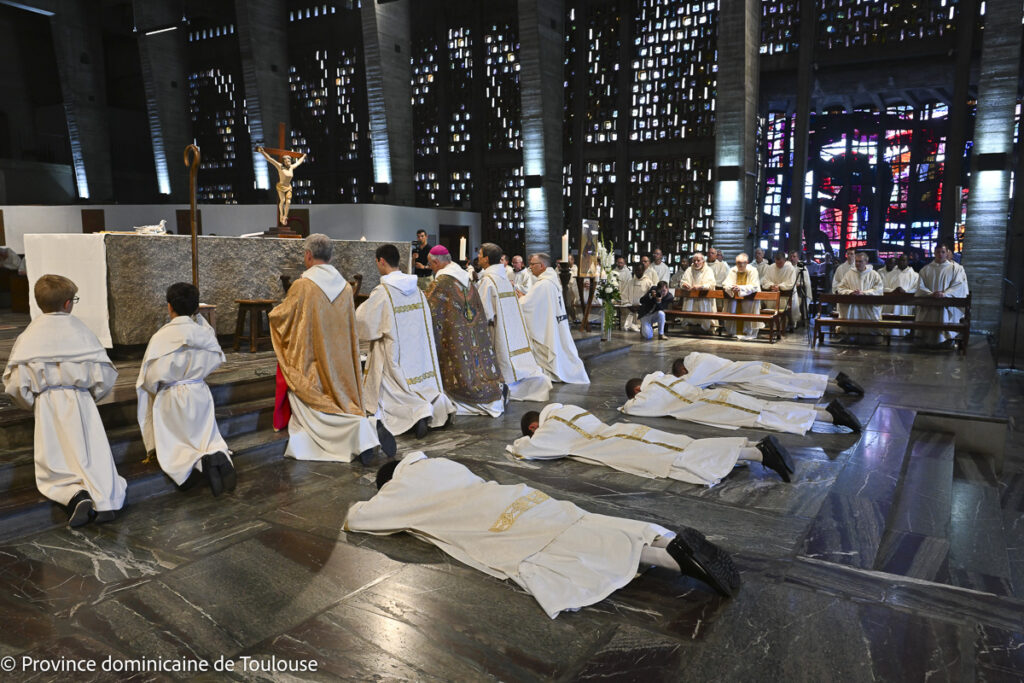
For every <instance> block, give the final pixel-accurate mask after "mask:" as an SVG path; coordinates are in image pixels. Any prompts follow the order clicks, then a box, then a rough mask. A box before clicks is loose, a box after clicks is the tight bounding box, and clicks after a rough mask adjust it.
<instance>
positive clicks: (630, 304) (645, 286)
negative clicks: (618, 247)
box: [619, 263, 657, 332]
mask: <svg viewBox="0 0 1024 683" xmlns="http://www.w3.org/2000/svg"><path fill="white" fill-rule="evenodd" d="M649 272H651V271H650V269H649V268H645V267H644V265H643V263H634V264H633V272H632V273H631V274H630V276H629V277H627V278H626V279H625V280H619V283H620V284H619V306H620V312H619V315H620V316H621V317H622V329H624V330H626V331H628V332H639V331H640V320H639V318H637V315H636V309H637V307H638V306H639V305H640V299H641V298H642V297H643V295H644V294H646V293H647V292H649V291H650V289H651V287H653V286H654V285H656V284H657V283H656V282H655V283H651V278H650V276H649V275H648V274H647V273H649Z"/></svg>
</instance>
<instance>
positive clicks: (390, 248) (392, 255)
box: [373, 244, 399, 268]
mask: <svg viewBox="0 0 1024 683" xmlns="http://www.w3.org/2000/svg"><path fill="white" fill-rule="evenodd" d="M373 258H375V259H381V258H382V259H384V262H385V263H386V264H388V265H389V266H391V267H392V268H397V267H398V260H399V256H398V247H396V246H395V245H393V244H382V245H380V246H379V247H377V251H375V252H373Z"/></svg>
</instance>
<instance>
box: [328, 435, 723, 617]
mask: <svg viewBox="0 0 1024 683" xmlns="http://www.w3.org/2000/svg"><path fill="white" fill-rule="evenodd" d="M377 488H378V489H379V490H378V492H377V495H375V496H374V497H373V498H371V499H370V500H368V501H365V502H360V503H356V504H354V505H353V506H352V507H351V508H350V509H349V513H348V518H347V519H346V520H345V525H344V529H345V531H346V532H362V533H369V534H378V535H388V534H395V533H400V532H402V531H407V532H409V533H410V534H412V535H413V536H415V537H417V538H419V539H421V540H423V541H426V542H427V543H432V544H434V545H436V546H438V547H439V548H441V549H442V550H443V551H445V552H446V553H448V554H449V555H451V556H452V557H454V558H455V559H456V560H458V561H460V562H463V563H465V564H467V565H469V566H470V567H473V568H474V569H478V570H480V571H482V572H484V573H485V574H488V575H489V576H493V577H495V578H498V579H507V580H511V581H513V582H515V583H516V585H518V586H519V587H521V588H522V589H523V590H525V591H526V592H527V593H529V594H530V595H532V596H533V597H534V599H535V600H537V602H538V603H539V604H540V607H541V609H543V610H544V612H545V613H546V614H547V615H548V616H549V617H551V618H552V619H554V618H555V617H557V616H558V613H559V612H561V611H563V610H577V609H580V608H581V607H586V606H587V605H592V604H594V603H597V602H600V601H601V600H604V599H605V598H606V597H608V596H609V595H611V594H612V593H613V592H615V591H616V590H618V589H619V588H621V587H623V586H625V585H626V584H627V583H629V582H630V581H631V580H632V579H633V578H634V577H635V576H636V574H637V571H638V569H639V568H640V566H641V565H655V566H658V567H663V568H666V569H670V570H673V571H678V572H680V573H681V574H683V575H684V576H692V577H694V578H697V579H698V580H700V581H702V582H704V583H706V584H707V585H708V586H710V587H711V588H712V589H714V590H715V591H717V592H718V593H720V594H722V595H726V596H731V595H733V594H734V593H735V592H736V591H737V590H738V589H739V587H740V575H739V572H738V571H736V568H735V567H734V565H733V563H732V559H731V558H730V557H729V555H728V553H726V552H725V551H724V550H722V549H721V548H718V547H717V546H715V545H714V544H712V543H711V542H709V541H708V540H707V539H706V538H705V537H704V535H703V534H701V533H700V532H699V531H697V530H695V529H690V528H688V527H682V528H681V529H680V531H679V532H678V534H676V533H674V532H671V531H669V530H668V529H666V528H664V527H662V526H660V525H658V524H653V523H648V522H639V521H634V520H630V519H622V518H619V517H608V516H605V515H597V514H592V513H589V512H586V511H585V510H581V509H580V508H578V507H577V506H576V505H574V504H572V503H570V502H567V501H560V500H556V499H554V498H551V497H550V496H548V495H547V494H546V493H543V492H542V491H538V490H536V489H533V488H531V487H529V486H527V485H526V484H515V485H506V484H498V483H497V482H493V481H484V480H483V479H481V478H480V477H478V476H476V475H475V474H473V473H472V472H471V471H470V470H469V469H468V468H467V467H465V466H464V465H461V464H459V463H457V462H453V461H451V460H448V459H446V458H427V456H426V455H424V454H423V453H420V452H416V453H410V454H409V455H407V456H406V457H405V458H403V459H402V460H401V461H399V462H397V463H394V464H393V463H387V464H386V465H384V466H383V467H382V468H381V469H380V471H379V472H378V473H377Z"/></svg>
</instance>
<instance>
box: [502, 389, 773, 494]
mask: <svg viewBox="0 0 1024 683" xmlns="http://www.w3.org/2000/svg"><path fill="white" fill-rule="evenodd" d="M519 426H520V429H521V430H522V432H523V437H522V438H520V439H516V440H515V441H514V442H513V443H512V444H511V445H509V446H506V447H505V450H507V451H508V452H509V453H511V454H512V455H513V456H515V457H517V458H521V459H523V460H551V459H556V458H564V457H567V456H568V457H570V458H573V459H574V460H580V461H583V462H587V463H591V464H595V465H605V466H606V467H611V468H612V469H615V470H619V471H620V472H628V473H630V474H636V475H638V476H641V477H648V478H652V479H653V478H658V477H660V478H664V479H675V480H677V481H684V482H686V483H688V484H703V485H705V486H714V485H715V484H717V483H718V482H720V481H721V480H722V477H724V476H726V475H727V474H729V473H730V472H732V470H733V468H734V467H735V466H736V462H737V461H739V460H749V461H752V462H759V463H761V464H762V466H764V467H765V468H767V469H772V470H775V472H777V473H778V475H779V476H780V477H782V480H783V481H789V480H790V476H789V475H790V473H791V472H793V461H792V459H791V458H790V456H789V452H788V451H787V450H786V449H785V448H783V447H782V446H781V445H780V444H779V442H778V441H777V440H776V439H775V438H774V437H765V438H764V439H761V440H760V441H758V442H754V441H750V440H749V439H745V438H743V437H725V438H716V439H691V438H690V437H688V436H685V435H683V434H673V433H671V432H663V431H661V430H658V429H652V428H651V427H647V426H645V425H638V424H631V423H628V422H620V423H618V424H613V425H607V424H605V423H604V422H601V421H600V420H599V419H597V418H596V417H594V416H593V415H591V414H590V413H589V412H587V411H586V410H584V409H583V408H580V407H579V406H574V405H568V404H567V405H562V404H561V403H550V404H548V405H547V406H545V408H544V410H542V411H541V412H539V413H538V412H537V411H535V410H531V411H529V412H526V413H524V414H523V417H522V419H521V420H520V423H519Z"/></svg>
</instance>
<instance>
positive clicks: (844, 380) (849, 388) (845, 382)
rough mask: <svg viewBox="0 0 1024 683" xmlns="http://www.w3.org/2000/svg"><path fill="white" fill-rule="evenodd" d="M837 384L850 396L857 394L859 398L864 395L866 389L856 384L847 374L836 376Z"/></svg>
mask: <svg viewBox="0 0 1024 683" xmlns="http://www.w3.org/2000/svg"><path fill="white" fill-rule="evenodd" d="M836 384H838V385H839V388H840V389H842V390H843V391H845V392H846V393H848V394H857V395H858V396H863V395H864V387H862V386H861V385H859V384H857V383H856V382H854V381H853V380H852V379H850V377H849V376H848V375H847V374H846V373H845V372H840V373H839V374H838V375H836Z"/></svg>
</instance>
